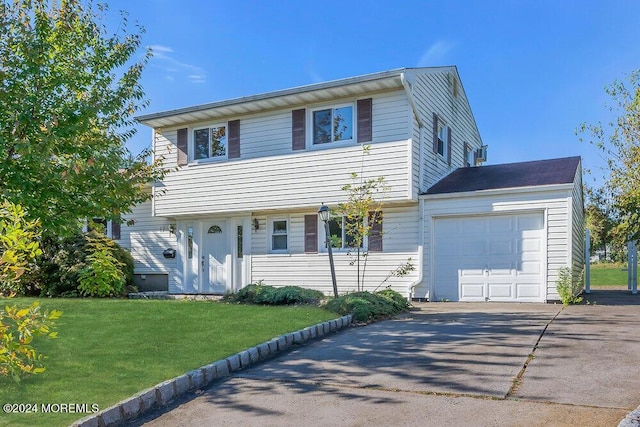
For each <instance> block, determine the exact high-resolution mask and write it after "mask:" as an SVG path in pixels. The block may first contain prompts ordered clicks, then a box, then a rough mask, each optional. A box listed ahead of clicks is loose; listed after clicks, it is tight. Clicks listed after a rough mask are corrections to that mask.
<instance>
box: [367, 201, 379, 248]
mask: <svg viewBox="0 0 640 427" xmlns="http://www.w3.org/2000/svg"><path fill="white" fill-rule="evenodd" d="M369 225H370V226H371V228H370V229H369V252H382V211H378V212H369Z"/></svg>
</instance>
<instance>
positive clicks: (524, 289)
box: [516, 283, 542, 301]
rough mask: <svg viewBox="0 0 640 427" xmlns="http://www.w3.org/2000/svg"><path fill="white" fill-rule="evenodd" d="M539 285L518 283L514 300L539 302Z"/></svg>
mask: <svg viewBox="0 0 640 427" xmlns="http://www.w3.org/2000/svg"><path fill="white" fill-rule="evenodd" d="M541 289H542V287H541V286H540V284H539V283H530V284H526V283H519V284H517V285H516V298H517V299H525V298H527V299H531V300H535V301H539V300H540V299H541V297H542V295H541Z"/></svg>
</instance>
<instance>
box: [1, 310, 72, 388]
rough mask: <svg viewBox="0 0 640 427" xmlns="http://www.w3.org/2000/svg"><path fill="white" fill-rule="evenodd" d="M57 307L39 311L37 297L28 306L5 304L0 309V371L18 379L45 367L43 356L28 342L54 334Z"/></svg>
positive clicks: (57, 313) (57, 314)
mask: <svg viewBox="0 0 640 427" xmlns="http://www.w3.org/2000/svg"><path fill="white" fill-rule="evenodd" d="M61 314H62V312H61V311H57V310H52V311H51V312H48V311H45V312H44V313H43V312H42V311H40V306H39V304H38V302H37V301H35V302H34V303H33V304H31V306H30V307H28V308H23V309H18V308H17V307H15V306H13V307H9V306H7V307H5V309H4V310H0V375H2V376H9V375H10V376H11V377H12V378H13V379H14V381H16V382H19V381H20V378H21V377H22V376H23V375H25V374H39V373H42V372H44V371H45V367H44V364H43V361H44V358H45V356H44V355H43V354H42V353H38V352H37V351H36V349H35V348H34V347H33V345H32V341H33V339H34V337H49V338H55V337H56V335H57V333H56V332H54V331H53V330H52V328H53V326H54V320H56V319H58V318H59V317H60V315H61Z"/></svg>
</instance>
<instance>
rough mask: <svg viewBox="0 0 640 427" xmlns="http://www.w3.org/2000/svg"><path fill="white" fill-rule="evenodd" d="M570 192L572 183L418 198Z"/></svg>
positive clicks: (429, 195)
mask: <svg viewBox="0 0 640 427" xmlns="http://www.w3.org/2000/svg"><path fill="white" fill-rule="evenodd" d="M572 190H573V183H566V184H549V185H535V186H530V187H509V188H494V189H491V190H476V191H462V192H459V193H442V194H421V195H420V196H419V197H423V198H425V199H429V200H442V199H460V198H464V197H486V196H495V195H500V194H527V193H545V192H552V191H572Z"/></svg>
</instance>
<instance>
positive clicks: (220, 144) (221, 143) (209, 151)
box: [193, 126, 227, 160]
mask: <svg viewBox="0 0 640 427" xmlns="http://www.w3.org/2000/svg"><path fill="white" fill-rule="evenodd" d="M226 158H227V127H226V126H208V127H206V128H198V129H194V130H193V159H194V160H202V159H226Z"/></svg>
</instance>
